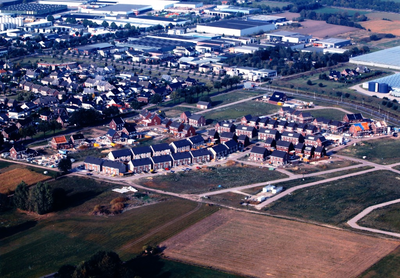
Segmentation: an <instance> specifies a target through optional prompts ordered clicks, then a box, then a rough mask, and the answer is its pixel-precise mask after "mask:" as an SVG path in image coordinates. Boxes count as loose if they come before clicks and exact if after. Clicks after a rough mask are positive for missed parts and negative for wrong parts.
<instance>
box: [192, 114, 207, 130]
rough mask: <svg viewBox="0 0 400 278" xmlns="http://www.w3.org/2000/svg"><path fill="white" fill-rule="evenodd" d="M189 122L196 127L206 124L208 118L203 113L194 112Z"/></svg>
mask: <svg viewBox="0 0 400 278" xmlns="http://www.w3.org/2000/svg"><path fill="white" fill-rule="evenodd" d="M188 123H189V125H192V126H195V127H201V126H205V125H206V119H205V118H204V116H202V115H199V114H194V115H191V116H190V117H189V120H188Z"/></svg>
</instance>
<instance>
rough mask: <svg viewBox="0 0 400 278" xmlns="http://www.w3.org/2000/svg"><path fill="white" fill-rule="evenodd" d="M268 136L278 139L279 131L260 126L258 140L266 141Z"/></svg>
mask: <svg viewBox="0 0 400 278" xmlns="http://www.w3.org/2000/svg"><path fill="white" fill-rule="evenodd" d="M268 138H271V139H274V140H278V139H279V132H278V131H277V130H276V129H265V128H260V130H259V131H258V140H263V141H266V140H267V139H268Z"/></svg>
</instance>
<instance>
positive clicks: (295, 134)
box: [281, 131, 301, 138]
mask: <svg viewBox="0 0 400 278" xmlns="http://www.w3.org/2000/svg"><path fill="white" fill-rule="evenodd" d="M283 136H286V137H290V138H300V136H301V134H300V133H297V132H289V131H285V132H283V133H282V136H281V137H283Z"/></svg>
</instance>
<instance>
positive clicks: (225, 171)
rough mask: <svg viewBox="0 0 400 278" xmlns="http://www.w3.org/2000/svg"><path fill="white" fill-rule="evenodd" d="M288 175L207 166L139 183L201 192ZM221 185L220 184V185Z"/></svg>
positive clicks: (242, 168)
mask: <svg viewBox="0 0 400 278" xmlns="http://www.w3.org/2000/svg"><path fill="white" fill-rule="evenodd" d="M284 177H286V176H285V175H284V174H281V173H279V172H276V171H269V170H268V169H265V168H257V167H251V166H247V165H244V166H220V167H206V168H202V169H200V170H192V171H190V172H177V173H169V174H167V175H164V176H156V177H153V178H152V179H151V180H148V179H141V180H139V183H140V184H142V185H145V186H148V187H151V188H157V189H162V190H168V191H171V192H179V193H201V192H207V191H212V190H218V189H220V188H221V189H222V188H230V187H235V186H241V185H247V184H252V183H258V182H268V181H273V180H275V179H281V178H284ZM219 185H220V186H219Z"/></svg>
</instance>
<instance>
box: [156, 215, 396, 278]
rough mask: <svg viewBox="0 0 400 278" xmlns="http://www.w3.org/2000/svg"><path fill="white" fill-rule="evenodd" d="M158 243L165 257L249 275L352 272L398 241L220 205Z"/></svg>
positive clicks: (349, 274)
mask: <svg viewBox="0 0 400 278" xmlns="http://www.w3.org/2000/svg"><path fill="white" fill-rule="evenodd" d="M249 239H251V240H250V241H249ZM288 239H290V240H289V241H290V242H288ZM161 246H162V247H166V248H165V250H164V254H165V256H166V257H167V258H172V259H177V260H183V261H186V262H190V263H194V264H199V265H204V266H208V267H215V268H217V269H222V270H236V271H238V272H239V273H240V274H241V275H245V276H249V277H266V276H269V275H271V276H274V277H356V276H357V275H358V274H360V273H362V272H363V271H364V270H365V269H367V268H368V267H369V266H370V265H372V264H374V263H375V262H377V261H379V260H380V259H381V258H382V257H384V256H386V255H387V254H388V253H389V252H391V251H392V250H393V249H395V248H396V247H397V246H398V241H395V240H388V239H378V238H374V237H370V236H366V235H359V234H354V233H353V232H349V231H345V230H342V229H337V228H332V227H322V226H318V225H313V224H309V223H300V222H297V221H291V220H285V219H276V218H271V217H267V216H261V215H256V214H248V213H246V214H245V212H238V211H233V210H220V211H219V212H216V213H214V214H213V215H211V216H210V217H207V218H206V219H204V220H202V221H200V222H198V223H197V224H195V225H193V226H191V227H190V228H188V229H186V230H185V231H183V232H181V233H179V234H177V235H176V236H173V237H171V238H169V239H168V240H166V241H164V242H163V243H162V244H161ZM310 250H313V252H310ZM221 253H224V254H226V255H225V256H220V254H221ZM265 260H266V261H267V262H268V263H265Z"/></svg>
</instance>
